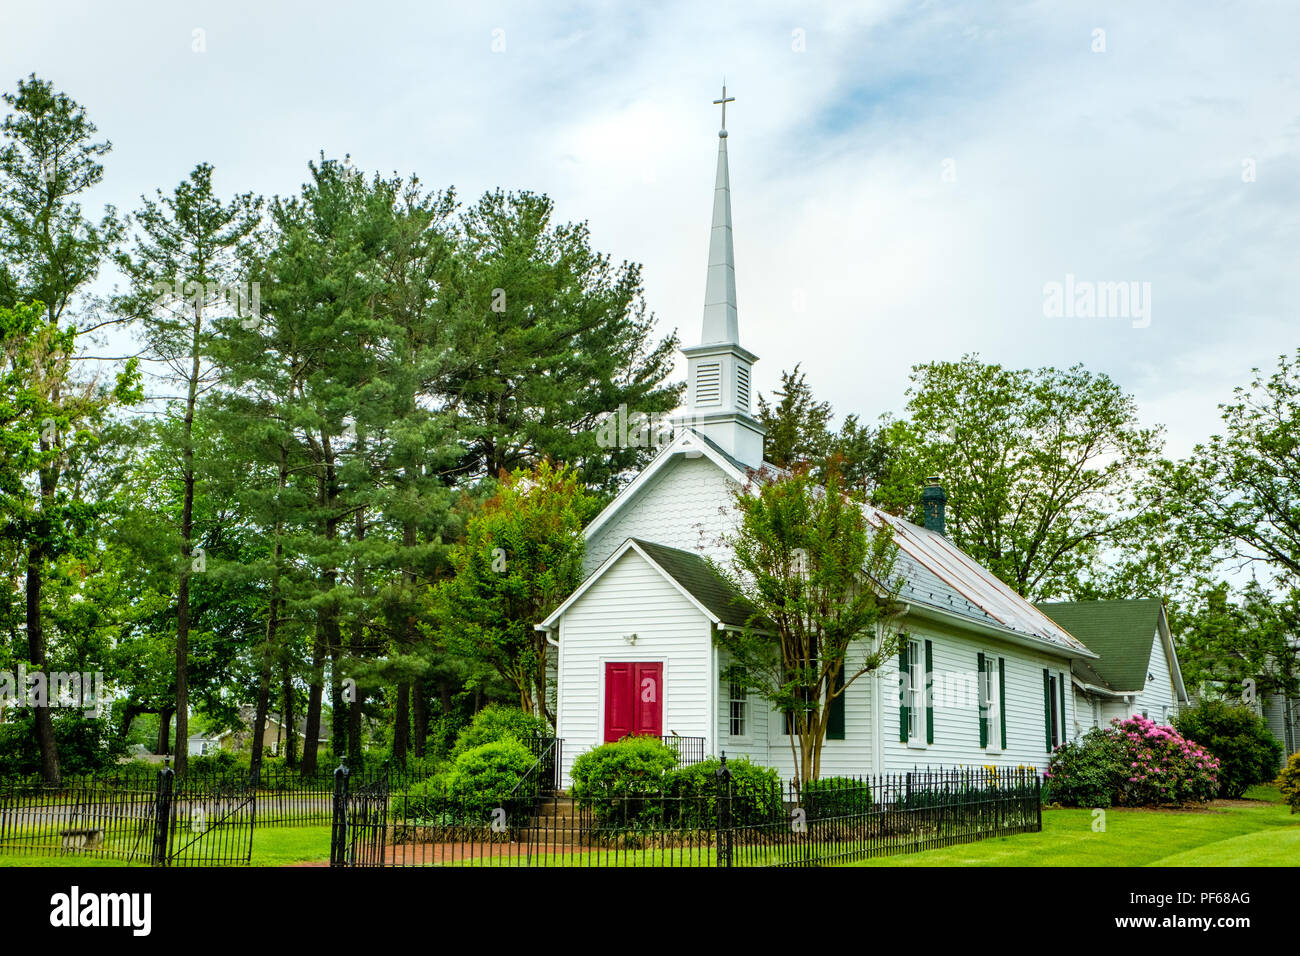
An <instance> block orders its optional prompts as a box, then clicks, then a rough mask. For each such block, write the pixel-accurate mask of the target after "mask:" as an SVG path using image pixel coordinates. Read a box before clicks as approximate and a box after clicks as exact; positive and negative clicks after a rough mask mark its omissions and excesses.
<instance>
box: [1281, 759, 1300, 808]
mask: <svg viewBox="0 0 1300 956" xmlns="http://www.w3.org/2000/svg"><path fill="white" fill-rule="evenodd" d="M1276 783H1277V786H1278V789H1279V790H1281V791H1282V796H1283V798H1284V799H1285V800H1286V802H1287V805H1288V806H1289V807H1290V808H1291V812H1292V813H1300V750H1297V751H1296V752H1295V753H1293V754H1292V755H1291V759H1289V760H1288V761H1287V762H1286V766H1285V767H1283V768H1282V772H1281V773H1280V774H1278V775H1277V780H1276Z"/></svg>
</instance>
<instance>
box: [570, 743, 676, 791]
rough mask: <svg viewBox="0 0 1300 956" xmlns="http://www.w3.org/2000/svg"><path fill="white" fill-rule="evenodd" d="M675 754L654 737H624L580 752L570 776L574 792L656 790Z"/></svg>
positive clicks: (672, 765)
mask: <svg viewBox="0 0 1300 956" xmlns="http://www.w3.org/2000/svg"><path fill="white" fill-rule="evenodd" d="M676 766H677V753H676V751H674V750H673V749H672V748H671V747H668V746H666V745H665V744H664V743H663V741H661V740H660V739H659V738H657V737H625V738H623V739H622V740H619V741H617V742H615V743H610V744H601V745H600V746H599V747H593V748H592V749H591V750H588V751H587V752H586V753H584V754H580V755H579V756H578V759H577V760H575V761H574V762H573V768H572V770H570V772H569V775H570V776H571V777H572V778H573V795H574V796H575V797H578V798H582V797H585V796H588V795H592V794H600V795H605V794H615V793H617V794H622V793H647V792H658V791H661V790H662V789H663V786H664V782H665V780H664V778H665V776H666V775H667V773H668V771H670V770H672V769H673V768H674V767H676Z"/></svg>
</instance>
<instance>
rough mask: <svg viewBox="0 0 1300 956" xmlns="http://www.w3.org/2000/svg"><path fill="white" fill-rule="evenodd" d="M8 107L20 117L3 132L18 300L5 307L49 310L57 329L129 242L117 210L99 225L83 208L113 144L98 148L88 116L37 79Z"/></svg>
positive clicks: (6, 227) (5, 252)
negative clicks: (122, 240) (25, 303)
mask: <svg viewBox="0 0 1300 956" xmlns="http://www.w3.org/2000/svg"><path fill="white" fill-rule="evenodd" d="M3 99H4V102H5V103H6V104H7V105H8V106H9V107H10V108H11V109H12V110H13V112H12V113H10V114H9V115H7V116H6V117H5V120H4V123H3V125H2V126H0V134H3V136H4V143H3V145H2V146H0V273H3V275H4V278H3V279H0V290H3V289H6V288H7V289H8V290H9V294H10V299H9V301H0V305H9V306H13V305H15V304H16V303H17V302H18V301H19V300H30V301H37V302H41V303H43V305H44V309H45V315H46V321H47V322H50V323H55V322H58V321H60V320H61V319H63V318H64V316H65V315H66V314H67V313H68V312H69V309H70V308H71V307H72V304H73V299H74V297H75V296H76V295H77V293H78V292H79V291H81V290H82V289H83V288H84V287H85V286H86V284H87V283H89V282H90V280H92V279H93V278H94V277H95V276H96V275H97V274H98V272H99V267H100V265H101V263H102V262H103V261H104V258H105V257H106V256H107V254H108V252H109V250H110V249H111V248H112V246H113V244H114V243H115V242H116V241H117V240H118V238H119V237H120V236H121V232H122V225H121V222H120V221H119V220H118V218H117V215H116V212H115V211H114V209H113V207H112V206H108V207H106V209H105V213H104V215H103V217H102V218H101V219H100V220H99V221H98V222H92V221H91V220H90V219H89V218H87V217H86V216H85V215H83V213H82V210H81V205H80V203H79V202H78V197H80V196H81V195H83V194H84V193H85V192H86V191H88V190H89V189H91V188H93V187H94V186H96V185H98V184H99V182H100V181H101V180H102V179H103V177H104V167H103V165H102V164H101V163H100V162H99V160H100V158H101V157H103V156H105V155H107V154H108V152H109V151H110V150H111V149H112V144H111V143H109V142H107V141H104V142H100V143H96V142H92V140H93V139H94V137H95V134H96V132H97V130H96V128H95V125H94V124H93V123H92V122H90V120H89V118H88V117H87V116H86V111H85V109H84V108H83V107H82V106H81V105H79V104H78V103H76V102H75V101H74V100H72V99H71V98H70V97H68V96H67V95H66V94H64V93H61V92H57V91H56V90H55V89H54V87H53V85H52V84H51V83H48V82H46V81H44V80H40V79H37V77H36V75H35V74H32V75H31V76H30V77H29V78H28V79H26V80H19V81H18V90H17V92H16V93H6V94H4V96H3ZM93 324H94V323H90V324H87V325H85V326H84V327H83V326H81V325H79V326H78V331H89V330H90V329H91V328H92V327H93Z"/></svg>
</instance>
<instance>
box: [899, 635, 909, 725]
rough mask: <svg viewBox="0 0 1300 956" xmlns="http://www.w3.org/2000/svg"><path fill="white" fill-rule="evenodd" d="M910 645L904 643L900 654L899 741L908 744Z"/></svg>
mask: <svg viewBox="0 0 1300 956" xmlns="http://www.w3.org/2000/svg"><path fill="white" fill-rule="evenodd" d="M908 647H909V643H908V642H907V641H903V647H902V649H901V650H899V652H898V739H899V741H900V742H902V743H907V685H908V682H909V681H910V680H911V669H910V668H909V667H908V666H907V649H908Z"/></svg>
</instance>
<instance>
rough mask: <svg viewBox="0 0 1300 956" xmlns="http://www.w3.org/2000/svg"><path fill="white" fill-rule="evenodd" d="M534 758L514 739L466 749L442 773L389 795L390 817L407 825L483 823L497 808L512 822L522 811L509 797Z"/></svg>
mask: <svg viewBox="0 0 1300 956" xmlns="http://www.w3.org/2000/svg"><path fill="white" fill-rule="evenodd" d="M536 762H537V758H536V757H534V756H533V754H532V752H531V751H530V750H529V749H528V748H527V747H525V746H524V745H523V744H521V743H520V742H519V741H517V740H512V739H504V740H494V741H492V742H491V743H486V744H483V745H482V746H481V747H475V748H473V749H472V750H467V751H465V752H464V753H462V754H461V755H460V757H459V758H457V760H456V763H455V764H454V765H453V766H452V768H451V769H450V770H449V771H447V772H446V773H442V774H435V775H434V776H432V777H429V778H428V779H426V780H422V781H420V782H418V783H415V784H412V785H411V786H410V787H408V788H407V789H406V790H405V791H403V792H401V793H398V794H394V796H393V809H394V812H395V813H396V814H397V815H398V816H400V817H404V818H405V819H406V820H407V821H408V822H412V823H415V822H421V823H431V824H444V825H450V824H455V825H461V824H483V823H487V822H489V821H490V820H491V817H492V811H493V810H495V809H496V808H497V807H501V808H503V809H505V810H506V812H507V815H508V816H509V817H510V818H511V819H513V818H515V817H516V815H517V813H518V812H519V811H520V810H522V809H523V808H522V807H519V806H515V805H513V803H512V798H511V794H512V792H513V791H514V789H515V787H516V786H517V785H518V784H519V781H521V780H522V779H523V778H524V776H525V775H526V774H527V773H528V771H529V770H530V769H531V768H532V766H533V764H534V763H536Z"/></svg>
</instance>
